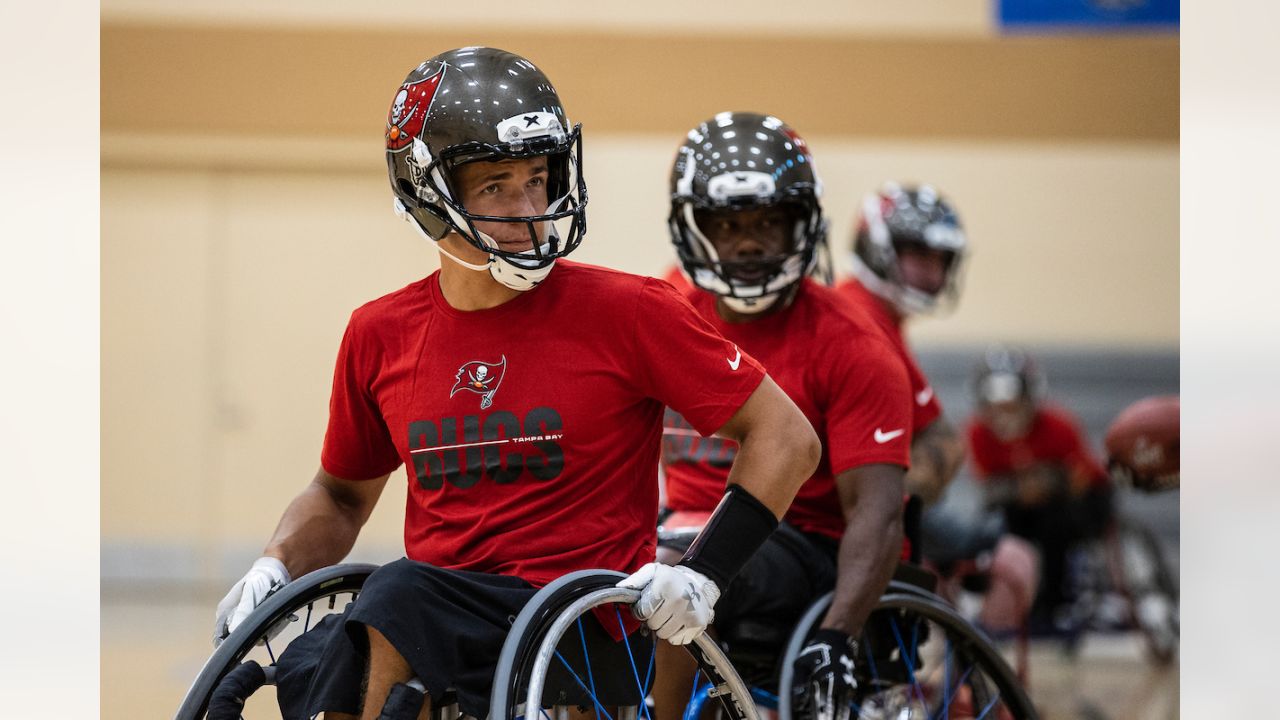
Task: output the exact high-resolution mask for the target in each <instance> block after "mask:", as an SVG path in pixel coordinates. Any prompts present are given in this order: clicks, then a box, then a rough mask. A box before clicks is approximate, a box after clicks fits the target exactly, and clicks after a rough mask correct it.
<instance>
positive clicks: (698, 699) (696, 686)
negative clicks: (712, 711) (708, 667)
mask: <svg viewBox="0 0 1280 720" xmlns="http://www.w3.org/2000/svg"><path fill="white" fill-rule="evenodd" d="M710 695H711V683H710V682H708V683H707V684H706V686H705V687H704V686H703V685H702V683H701V682H700V681H699V679H698V673H697V672H696V671H695V672H694V674H693V692H692V693H690V694H689V704H688V705H685V706H684V718H683V720H698V716H699V715H701V714H702V706H703V705H705V704H706V703H707V698H708V697H709V696H710Z"/></svg>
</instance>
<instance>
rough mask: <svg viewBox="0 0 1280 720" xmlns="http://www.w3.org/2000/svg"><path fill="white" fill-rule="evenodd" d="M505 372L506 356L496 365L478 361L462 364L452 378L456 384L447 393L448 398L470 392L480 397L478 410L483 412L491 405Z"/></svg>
mask: <svg viewBox="0 0 1280 720" xmlns="http://www.w3.org/2000/svg"><path fill="white" fill-rule="evenodd" d="M506 372H507V356H506V355H503V356H502V359H501V360H499V361H498V362H496V363H487V362H481V361H480V360H472V361H471V362H468V363H463V365H462V367H460V368H458V374H457V375H456V376H454V377H455V378H456V379H457V382H455V383H454V384H453V389H452V390H450V391H449V397H453V396H454V395H455V394H456V393H457V392H458V391H459V390H470V391H471V392H473V393H476V394H477V395H479V396H480V409H481V410H484V409H485V408H487V407H489V406H490V405H492V404H493V394H494V393H496V392H498V386H499V385H501V384H502V376H503V375H504V374H506Z"/></svg>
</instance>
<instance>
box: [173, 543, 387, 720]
mask: <svg viewBox="0 0 1280 720" xmlns="http://www.w3.org/2000/svg"><path fill="white" fill-rule="evenodd" d="M377 567H378V566H377V565H370V564H364V563H350V564H344V565H332V566H330V567H327V568H322V569H320V570H316V571H315V572H312V573H308V574H306V575H303V576H302V577H300V578H298V579H297V580H294V581H293V582H291V583H289V584H288V585H285V586H284V587H283V588H281V589H280V590H279V591H277V592H276V593H275V594H273V595H271V596H270V597H268V598H267V599H266V600H265V601H264V602H263V603H262V604H261V605H259V606H258V607H257V608H256V609H255V610H254V611H253V613H252V614H250V615H249V617H248V618H247V619H246V620H245V621H244V622H243V623H242V624H241V625H240V627H238V628H236V631H235V632H234V633H232V634H231V635H230V636H229V637H228V638H227V639H226V640H224V641H223V642H222V644H221V645H219V646H218V648H217V650H215V651H214V653H213V655H212V656H210V657H209V659H208V660H207V661H206V662H205V664H204V668H203V669H201V670H200V674H199V675H197V676H196V679H195V681H194V682H193V683H191V688H190V689H189V690H187V694H186V697H185V698H184V699H183V701H182V705H181V706H180V707H179V708H178V712H177V714H176V715H174V718H175V720H201V719H202V718H204V717H205V715H206V713H207V712H208V709H209V699H210V698H211V697H212V696H213V693H214V691H215V690H216V689H217V687H218V684H219V683H220V682H221V681H222V679H223V678H224V677H226V675H227V674H228V673H230V672H231V671H232V670H235V669H236V668H238V667H239V666H240V664H241V663H242V662H244V661H245V659H246V657H247V656H248V655H250V653H251V652H252V653H254V654H255V655H262V656H263V657H261V658H260V659H259V660H256V661H259V662H260V664H263V663H261V660H265V661H267V662H266V663H265V664H264V670H266V673H265V676H266V682H267V684H274V664H275V659H276V657H278V656H279V654H280V652H281V651H282V650H283V649H284V647H285V646H286V645H287V642H285V641H282V640H281V638H280V637H276V639H275V640H270V641H266V642H264V643H263V644H262V645H259V644H258V643H259V641H260V640H263V639H264V637H265V636H266V635H267V634H268V630H270V629H272V628H273V626H276V625H278V624H280V623H281V622H282V621H283V622H284V623H285V625H286V626H287V627H288V626H293V627H289V628H288V629H287V630H286V631H285V635H286V636H288V637H290V639H291V637H292V636H296V635H297V634H298V633H297V632H296V631H298V630H300V631H301V632H307V631H309V630H310V629H311V628H312V627H314V625H315V623H316V622H318V621H319V616H320V615H322V614H324V613H327V612H328V611H330V610H337V611H339V612H340V611H341V610H342V607H344V606H345V604H344V606H337V601H338V599H339V598H340V597H341V596H343V595H350V596H351V600H354V599H355V597H356V595H357V594H359V591H360V588H361V587H363V586H364V582H365V580H367V579H368V578H369V576H370V575H371V574H373V571H374V570H376V569H377ZM319 601H327V603H324V604H323V605H322V607H320V608H319V611H320V612H319V613H316V612H315V611H316V607H315V605H316V603H317V602H319ZM348 602H349V601H348ZM297 622H301V623H302V626H301V627H298V626H294V623H297ZM255 649H256V650H255ZM277 714H278V711H277Z"/></svg>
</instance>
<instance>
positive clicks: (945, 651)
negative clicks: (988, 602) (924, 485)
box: [659, 498, 1039, 720]
mask: <svg viewBox="0 0 1280 720" xmlns="http://www.w3.org/2000/svg"><path fill="white" fill-rule="evenodd" d="M920 517H921V503H920V502H919V499H918V498H910V499H908V500H907V502H906V507H905V508H904V535H905V538H906V540H905V542H904V551H903V557H902V560H901V562H900V563H899V565H898V567H897V569H896V571H895V574H894V579H893V580H891V581H890V583H889V587H888V588H887V590H886V592H885V593H884V594H883V595H882V596H881V597H880V600H879V601H878V603H877V604H876V606H875V608H874V609H873V611H872V613H871V615H870V616H869V617H868V619H867V622H866V624H865V627H864V630H863V632H862V635H861V637H859V638H858V642H859V647H860V649H861V651H862V653H863V657H862V658H860V659H859V661H858V662H857V664H856V665H855V666H854V677H855V679H856V680H857V683H858V688H857V692H856V695H855V697H854V699H853V704H852V706H851V708H850V718H851V720H881V719H885V720H887V719H889V718H893V719H894V720H923V719H924V718H953V719H955V718H993V719H1001V720H1034V719H1035V718H1037V717H1039V716H1038V714H1037V712H1036V709H1035V707H1034V705H1032V703H1031V701H1030V699H1029V698H1028V697H1027V694H1026V692H1025V690H1024V689H1023V686H1022V684H1021V683H1020V682H1019V680H1018V676H1017V674H1016V673H1015V672H1014V671H1013V669H1012V668H1011V667H1010V666H1009V664H1008V663H1007V662H1006V661H1005V659H1004V657H1003V656H1002V655H1001V654H1000V652H999V651H998V650H997V649H996V648H995V645H994V644H993V643H992V642H991V640H990V638H988V637H987V636H986V635H985V634H984V633H983V632H982V631H981V630H979V629H978V628H976V627H974V626H973V625H972V624H970V623H969V622H968V621H966V620H965V619H964V618H963V617H961V616H960V614H959V613H958V612H957V611H956V610H955V609H954V608H953V607H952V606H951V605H950V604H949V603H947V602H946V601H945V600H943V599H942V598H941V597H939V596H938V595H936V594H934V590H935V589H936V585H937V580H938V578H937V576H936V575H934V574H933V573H932V572H931V571H929V570H926V569H924V568H922V567H920V566H919V564H918V563H919V561H920V549H921V545H920V542H919V537H920ZM688 533H689V530H688V529H685V528H679V529H674V528H667V527H664V528H663V529H661V530H660V531H659V536H660V537H666V538H670V539H676V538H678V537H681V536H682V535H687V534H688ZM833 594H834V593H827V594H826V595H824V596H822V597H820V598H818V599H817V600H816V601H814V602H813V603H812V604H811V605H810V606H809V607H808V609H807V610H806V611H805V612H804V614H803V615H802V616H801V618H800V620H799V621H798V622H797V623H796V625H795V627H794V628H785V627H780V626H779V625H778V624H777V623H776V622H771V621H770V619H768V618H754V619H751V618H749V619H743V620H738V621H736V622H735V623H733V624H732V625H729V626H718V627H717V638H718V640H717V642H718V643H719V644H720V645H722V646H723V648H724V649H725V651H726V655H727V656H728V658H729V660H730V661H731V662H732V663H733V665H734V667H735V668H737V670H738V671H739V672H740V673H741V675H742V677H743V678H745V679H746V680H747V681H748V683H749V684H750V685H751V687H750V693H751V696H752V697H753V698H754V700H755V702H756V703H757V704H758V705H759V706H760V707H762V708H765V709H768V710H774V711H776V713H777V718H778V720H811V718H812V715H813V714H812V712H810V711H808V710H806V709H803V708H798V707H795V706H794V703H795V699H796V697H797V695H796V694H795V692H794V690H795V689H794V685H795V683H794V677H793V669H794V666H795V661H796V658H797V657H798V656H799V655H800V651H801V650H802V649H803V648H804V646H805V644H806V641H807V640H808V639H809V637H810V636H811V635H812V634H813V632H814V631H815V630H816V629H817V627H818V625H819V623H820V622H821V620H822V617H823V615H825V614H826V612H827V609H828V608H830V606H831V598H832V596H833ZM703 637H704V638H705V637H706V635H704V636H703ZM779 647H781V648H782V649H781V651H780V652H779V650H778V648H779ZM712 691H713V688H710V687H709V686H708V685H706V684H704V683H695V686H694V691H693V694H692V696H691V698H690V701H689V704H688V706H687V707H686V710H685V713H684V720H698V719H699V718H705V717H707V715H705V714H703V710H704V708H705V703H706V701H707V700H708V699H709V698H710V697H714V694H713V692H712Z"/></svg>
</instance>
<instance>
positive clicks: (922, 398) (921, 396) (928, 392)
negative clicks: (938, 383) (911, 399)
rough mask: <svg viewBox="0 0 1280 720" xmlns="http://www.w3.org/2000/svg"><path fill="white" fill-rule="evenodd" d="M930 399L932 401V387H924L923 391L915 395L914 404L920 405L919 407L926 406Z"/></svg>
mask: <svg viewBox="0 0 1280 720" xmlns="http://www.w3.org/2000/svg"><path fill="white" fill-rule="evenodd" d="M932 399H933V386H932V385H930V386H929V387H926V388H925V389H923V390H921V391H920V392H918V393H916V404H917V405H921V406H924V405H928V404H929V401H930V400H932Z"/></svg>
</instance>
